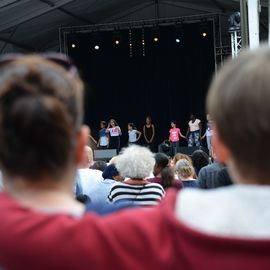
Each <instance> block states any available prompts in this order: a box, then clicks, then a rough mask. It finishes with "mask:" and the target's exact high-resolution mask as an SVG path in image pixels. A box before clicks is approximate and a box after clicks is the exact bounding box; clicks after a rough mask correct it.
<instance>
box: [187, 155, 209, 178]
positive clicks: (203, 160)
mask: <svg viewBox="0 0 270 270" xmlns="http://www.w3.org/2000/svg"><path fill="white" fill-rule="evenodd" d="M191 159H192V164H193V167H194V169H195V171H196V174H197V175H198V174H199V172H200V170H201V168H203V167H205V166H207V165H208V164H209V156H208V155H207V154H206V153H205V152H204V151H202V150H196V151H194V152H193V154H192V155H191Z"/></svg>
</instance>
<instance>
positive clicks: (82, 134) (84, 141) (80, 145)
mask: <svg viewBox="0 0 270 270" xmlns="http://www.w3.org/2000/svg"><path fill="white" fill-rule="evenodd" d="M89 133H90V129H89V128H88V127H87V126H82V127H81V128H80V130H79V132H78V134H77V147H76V152H75V161H76V164H79V163H81V161H82V160H83V157H84V147H85V146H86V145H88V143H89Z"/></svg>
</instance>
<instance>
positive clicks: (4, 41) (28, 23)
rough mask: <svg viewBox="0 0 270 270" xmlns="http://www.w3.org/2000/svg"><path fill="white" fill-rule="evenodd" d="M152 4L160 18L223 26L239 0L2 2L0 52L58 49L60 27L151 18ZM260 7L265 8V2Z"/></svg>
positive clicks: (23, 0) (0, 11)
mask: <svg viewBox="0 0 270 270" xmlns="http://www.w3.org/2000/svg"><path fill="white" fill-rule="evenodd" d="M156 2H158V3H159V4H158V7H159V8H158V16H159V17H160V18H169V17H176V16H186V15H195V14H204V13H219V14H222V15H224V16H222V17H224V22H225V24H226V22H227V16H228V15H229V14H230V13H232V12H234V11H238V10H239V8H240V4H239V0H238V1H237V0H187V1H181V0H158V1H157V0H151V1H145V0H132V1H127V0H2V1H0V53H3V52H9V51H28V50H36V51H44V50H58V49H59V48H58V46H59V44H58V43H59V40H58V29H59V27H61V26H75V25H86V24H98V23H109V22H119V21H132V20H145V19H154V18H156V16H157V12H156V6H155V3H156ZM261 4H262V6H263V7H266V6H267V0H265V1H262V3H261ZM265 10H267V9H266V8H265ZM263 13H265V15H266V16H265V17H266V18H265V19H264V21H265V22H266V25H267V12H263ZM224 27H227V25H225V26H224Z"/></svg>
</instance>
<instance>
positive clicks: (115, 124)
mask: <svg viewBox="0 0 270 270" xmlns="http://www.w3.org/2000/svg"><path fill="white" fill-rule="evenodd" d="M110 125H111V127H115V126H118V124H117V123H116V121H115V120H114V119H111V120H110Z"/></svg>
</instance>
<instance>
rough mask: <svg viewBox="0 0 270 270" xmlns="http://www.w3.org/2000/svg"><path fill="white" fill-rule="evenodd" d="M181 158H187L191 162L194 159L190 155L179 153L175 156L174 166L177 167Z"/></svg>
mask: <svg viewBox="0 0 270 270" xmlns="http://www.w3.org/2000/svg"><path fill="white" fill-rule="evenodd" d="M180 159H185V160H187V161H188V162H189V163H190V164H192V159H191V158H190V157H189V156H188V155H185V154H182V153H177V154H176V155H175V156H174V157H173V163H172V164H173V166H174V167H175V165H176V163H177V161H178V160H180Z"/></svg>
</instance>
